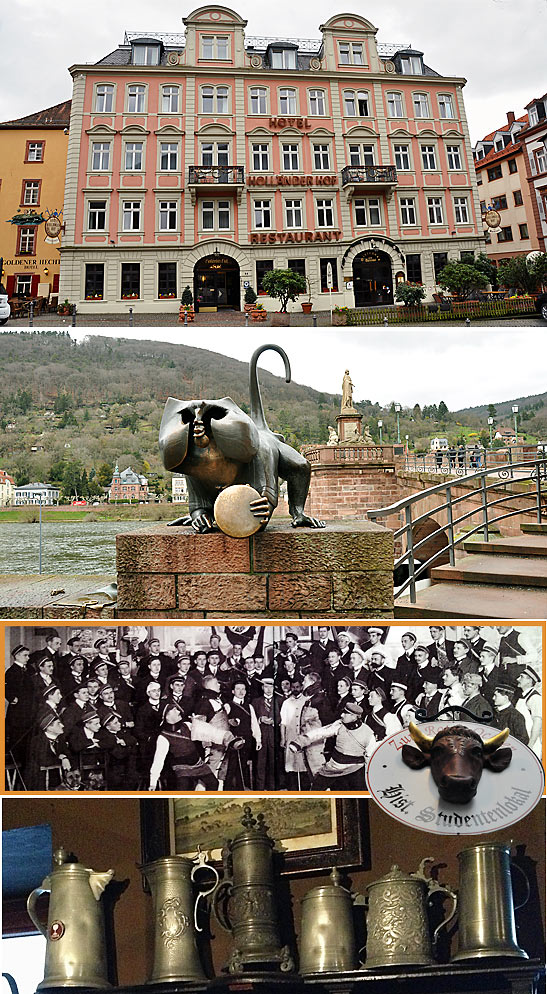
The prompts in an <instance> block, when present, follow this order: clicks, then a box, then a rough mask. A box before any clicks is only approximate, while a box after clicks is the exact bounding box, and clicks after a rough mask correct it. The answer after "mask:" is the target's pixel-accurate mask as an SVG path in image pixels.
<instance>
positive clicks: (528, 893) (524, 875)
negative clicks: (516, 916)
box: [511, 860, 530, 911]
mask: <svg viewBox="0 0 547 994" xmlns="http://www.w3.org/2000/svg"><path fill="white" fill-rule="evenodd" d="M511 866H512V868H513V869H514V870H518V871H519V873H520V875H521V876H522V877H524V884H525V893H526V897H525V898H524V901H521V902H520V904H515V902H514V901H513V907H514V909H515V911H518V910H519V908H523V907H524V905H525V904H527V903H528V901H529V899H530V881H529V880H528V877H527V876H526V874H525V872H524V870H523V869H522V867H521V866H519V865H518V863H515V862H514V860H511Z"/></svg>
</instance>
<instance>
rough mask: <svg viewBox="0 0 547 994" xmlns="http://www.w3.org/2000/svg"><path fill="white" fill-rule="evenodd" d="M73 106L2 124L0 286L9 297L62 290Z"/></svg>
mask: <svg viewBox="0 0 547 994" xmlns="http://www.w3.org/2000/svg"><path fill="white" fill-rule="evenodd" d="M70 106H71V101H70V100H65V101H64V102H63V103H61V104H56V105H55V106H54V107H47V108H46V109H45V110H41V111H38V112H37V113H36V114H29V115H28V116H27V117H21V118H19V120H17V121H6V122H5V123H4V124H0V258H3V272H2V277H1V279H0V282H3V283H4V286H5V287H6V290H7V292H8V296H9V297H10V298H11V297H14V296H16V297H21V298H23V297H29V296H31V295H32V296H33V297H36V296H39V295H40V296H48V287H47V285H48V284H49V293H51V294H55V293H57V292H58V289H59V267H60V258H61V257H60V254H59V248H60V244H61V238H62V224H63V214H62V210H63V201H64V192H65V172H66V155H67V147H68V137H67V135H68V128H69V124H70ZM55 214H57V215H58V217H55ZM51 215H53V218H51ZM12 218H18V220H17V221H16V222H15V223H9V222H10V221H11V219H12ZM48 218H50V219H49V220H48Z"/></svg>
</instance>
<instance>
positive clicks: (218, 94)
mask: <svg viewBox="0 0 547 994" xmlns="http://www.w3.org/2000/svg"><path fill="white" fill-rule="evenodd" d="M215 105H216V106H215ZM215 110H216V113H217V114H227V113H228V87H227V86H202V88H201V112H202V114H213V113H215Z"/></svg>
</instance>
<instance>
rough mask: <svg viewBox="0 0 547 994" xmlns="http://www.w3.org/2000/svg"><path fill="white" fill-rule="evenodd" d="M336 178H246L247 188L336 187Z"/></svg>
mask: <svg viewBox="0 0 547 994" xmlns="http://www.w3.org/2000/svg"><path fill="white" fill-rule="evenodd" d="M337 185H338V176H286V175H284V174H283V173H278V174H277V176H254V175H251V176H248V177H247V186H337Z"/></svg>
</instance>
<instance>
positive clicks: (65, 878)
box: [27, 849, 114, 990]
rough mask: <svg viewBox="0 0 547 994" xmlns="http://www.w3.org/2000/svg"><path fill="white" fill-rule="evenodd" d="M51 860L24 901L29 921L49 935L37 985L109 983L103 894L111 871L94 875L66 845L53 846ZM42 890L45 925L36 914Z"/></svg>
mask: <svg viewBox="0 0 547 994" xmlns="http://www.w3.org/2000/svg"><path fill="white" fill-rule="evenodd" d="M53 863H54V866H53V870H52V871H51V873H50V874H49V875H48V876H47V877H46V878H45V880H43V881H42V884H41V886H40V887H36V889H35V890H33V891H32V893H31V894H29V897H28V901H27V911H28V913H29V915H30V917H31V918H32V921H33V922H34V924H35V925H36V928H38V929H39V930H40V932H41V933H42V935H44V936H45V937H46V939H47V946H46V963H45V971H44V979H43V980H42V981H41V982H40V983H39V984H38V988H37V989H38V990H44V989H45V988H47V987H110V986H111V985H110V984H109V982H108V974H107V963H106V947H105V935H104V914H103V906H102V902H101V895H102V893H103V891H104V889H105V887H106V885H107V884H108V883H110V881H111V880H112V877H113V876H114V870H107V871H106V872H105V873H95V872H94V870H89V869H86V867H85V866H82V865H81V864H80V863H78V862H77V860H76V857H75V856H72V855H69V853H68V852H66V850H64V849H56V850H55V852H54V853H53ZM41 894H49V895H50V897H49V909H48V920H47V928H45V927H44V925H43V924H42V922H41V921H40V920H39V918H38V916H37V913H36V902H37V900H38V898H39V897H40V895H41Z"/></svg>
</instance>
